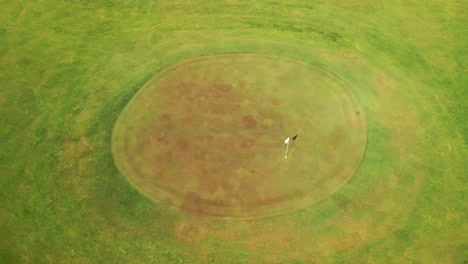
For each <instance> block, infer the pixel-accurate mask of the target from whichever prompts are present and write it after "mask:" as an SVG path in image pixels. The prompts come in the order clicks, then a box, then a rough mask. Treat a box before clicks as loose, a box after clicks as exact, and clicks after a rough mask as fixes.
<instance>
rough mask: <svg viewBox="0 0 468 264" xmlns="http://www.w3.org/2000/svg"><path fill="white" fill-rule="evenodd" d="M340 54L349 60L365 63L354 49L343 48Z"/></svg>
mask: <svg viewBox="0 0 468 264" xmlns="http://www.w3.org/2000/svg"><path fill="white" fill-rule="evenodd" d="M338 54H339V55H340V56H342V57H343V58H345V59H346V60H348V61H351V62H355V63H358V64H362V63H363V61H362V59H361V57H359V56H358V55H357V54H356V52H355V51H354V50H342V51H339V52H338Z"/></svg>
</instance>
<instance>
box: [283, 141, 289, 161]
mask: <svg viewBox="0 0 468 264" xmlns="http://www.w3.org/2000/svg"><path fill="white" fill-rule="evenodd" d="M284 143H286V153H284V158H285V159H287V158H288V151H289V138H287V139H286V140H285V141H284Z"/></svg>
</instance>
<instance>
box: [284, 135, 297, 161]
mask: <svg viewBox="0 0 468 264" xmlns="http://www.w3.org/2000/svg"><path fill="white" fill-rule="evenodd" d="M297 136H299V134H297V135H295V136H294V137H292V138H287V139H286V140H285V141H284V143H285V144H286V154H285V155H284V158H285V159H287V158H288V153H289V149H290V148H289V142H291V140H290V139H292V141H293V143H292V144H291V147H292V146H293V145H294V142H296V138H297Z"/></svg>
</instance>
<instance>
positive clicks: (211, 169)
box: [112, 54, 367, 219]
mask: <svg viewBox="0 0 468 264" xmlns="http://www.w3.org/2000/svg"><path fill="white" fill-rule="evenodd" d="M288 138H289V140H287V139H288ZM285 142H288V144H286V143H285ZM366 142H367V127H366V119H365V115H364V113H363V110H362V108H361V107H360V105H359V103H358V101H357V99H356V97H355V95H354V94H353V93H352V91H351V90H350V89H349V88H348V87H347V86H346V85H345V84H344V83H343V82H341V81H340V80H339V78H338V77H337V76H335V75H333V74H332V73H330V72H327V71H325V70H323V69H321V68H318V67H315V66H312V65H309V64H307V63H305V62H302V61H298V60H293V59H289V58H283V57H274V56H269V55H261V54H226V55H213V56H206V57H200V58H196V59H191V60H187V61H184V62H182V63H180V64H178V65H175V66H173V67H171V68H169V69H168V70H166V71H164V72H163V73H162V74H160V75H158V76H157V77H155V78H153V79H152V80H150V81H149V82H147V83H146V84H145V85H144V86H143V87H142V88H141V89H140V90H139V91H138V93H137V94H136V95H135V96H134V97H133V98H132V100H131V101H130V102H129V103H128V105H127V106H126V107H125V109H124V110H123V111H122V113H121V115H120V116H119V118H118V120H117V123H116V125H115V127H114V130H113V134H112V153H113V156H114V159H115V163H116V165H117V167H118V168H119V170H120V171H121V172H122V174H123V175H124V176H125V177H127V179H128V180H129V182H130V183H131V184H132V185H133V186H134V187H135V188H136V189H138V190H139V191H140V192H141V193H143V194H144V195H146V196H147V197H149V198H150V199H152V200H154V201H161V202H164V203H167V204H168V205H171V206H173V207H177V208H179V209H181V210H183V211H185V212H189V213H195V214H202V215H206V216H213V217H220V218H226V219H251V218H261V217H269V216H273V215H278V214H282V213H286V212H291V211H294V210H297V209H302V208H305V207H308V206H311V205H313V204H315V203H317V202H319V201H321V200H323V199H325V198H326V197H328V196H330V195H332V194H333V193H334V192H336V191H337V190H338V189H339V188H340V187H342V186H343V185H344V184H346V182H347V181H348V180H349V179H350V178H351V177H352V176H353V175H354V174H355V172H356V171H357V169H358V167H359V164H360V162H361V159H362V158H363V154H364V152H365V149H366ZM287 152H288V153H287ZM286 154H287V158H286Z"/></svg>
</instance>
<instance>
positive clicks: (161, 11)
mask: <svg viewBox="0 0 468 264" xmlns="http://www.w3.org/2000/svg"><path fill="white" fill-rule="evenodd" d="M251 2H253V1H250V2H248V1H240V0H226V1H212V0H211V1H177V0H175V1H158V2H156V1H150V0H138V1H118V2H117V1H107V0H98V1H84V0H82V1H80V0H75V1H73V0H69V1H30V0H24V1H6V0H0V40H1V41H0V115H1V117H0V198H1V201H2V206H1V207H0V263H148V262H149V263H465V262H466V261H468V254H467V253H466V252H467V239H466V238H465V237H466V236H463V234H464V233H466V231H467V223H466V220H465V219H466V210H467V209H466V202H465V199H466V198H465V197H466V193H467V192H466V187H465V184H466V176H463V175H466V174H467V165H466V157H467V156H468V153H467V152H468V151H467V146H466V136H467V134H468V127H467V122H466V116H467V113H466V105H467V103H468V92H467V89H466V87H465V86H466V83H467V81H468V79H467V74H466V71H467V68H466V66H467V65H466V61H468V58H467V52H466V51H467V49H466V45H467V37H466V36H467V35H468V34H467V33H468V32H467V30H466V28H467V27H468V21H467V18H466V15H465V13H466V10H467V5H466V4H463V3H462V1H455V0H451V1H435V0H429V1H392V2H391V3H379V2H376V1H374V2H372V1H305V0H304V1H302V0H294V1H257V2H253V3H251ZM278 43H281V44H280V45H279V44H278ZM223 53H263V54H271V55H276V56H281V57H289V58H292V59H295V60H300V61H303V62H305V63H310V64H312V65H315V66H317V67H320V68H322V69H324V70H326V71H328V72H332V73H333V74H335V75H336V76H337V78H339V79H340V80H342V81H343V82H344V83H345V84H346V85H348V86H349V87H350V89H352V90H353V92H354V93H355V94H356V97H357V100H358V101H359V103H360V105H361V107H362V109H363V111H364V112H365V116H366V119H367V149H366V153H365V156H364V158H363V160H362V163H361V164H360V167H359V170H358V172H357V173H356V174H355V175H354V176H353V177H352V178H351V180H350V181H349V182H347V184H346V185H345V186H343V187H342V188H341V189H340V190H338V192H336V193H335V194H334V195H332V196H331V197H329V198H328V199H326V200H324V201H322V202H321V203H319V204H316V205H314V206H312V207H308V208H306V209H303V210H300V211H296V212H292V213H289V214H285V215H281V216H276V217H272V218H266V219H260V220H249V221H222V220H216V219H211V218H203V217H199V216H192V215H190V214H185V213H183V212H180V211H179V210H176V209H173V208H171V207H168V206H167V205H165V204H163V203H157V202H156V203H155V202H152V201H151V200H149V199H147V198H146V197H145V196H144V195H142V194H140V193H139V192H137V191H136V190H135V189H134V188H133V187H132V186H131V185H130V184H129V182H128V181H127V179H126V178H125V177H123V175H122V174H121V173H120V172H119V170H118V169H117V167H116V166H115V163H114V159H113V156H112V149H111V135H112V130H113V128H114V125H115V123H116V121H117V118H118V117H119V115H120V113H121V112H122V110H123V109H124V108H125V106H126V105H127V103H128V102H129V101H130V99H131V98H133V96H134V95H135V94H136V93H137V91H138V90H139V89H140V88H141V87H143V86H144V84H145V83H146V82H147V81H149V80H151V78H153V77H154V76H155V75H157V74H158V73H160V72H162V71H163V70H164V69H166V68H168V67H170V66H172V65H175V64H177V63H180V62H181V61H184V60H186V59H191V58H195V57H199V56H206V55H213V54H223Z"/></svg>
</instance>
